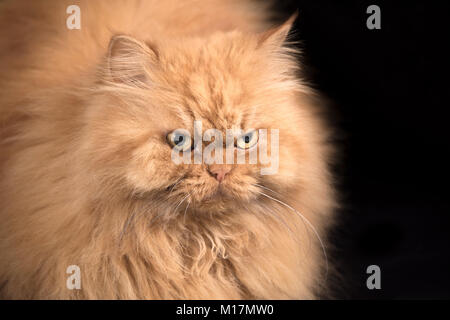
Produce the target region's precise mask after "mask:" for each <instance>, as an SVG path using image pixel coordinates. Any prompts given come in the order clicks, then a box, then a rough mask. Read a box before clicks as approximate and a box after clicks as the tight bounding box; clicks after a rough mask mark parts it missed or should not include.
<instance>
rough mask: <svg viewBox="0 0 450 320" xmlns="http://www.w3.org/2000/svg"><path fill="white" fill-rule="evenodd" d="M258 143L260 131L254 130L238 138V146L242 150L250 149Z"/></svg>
mask: <svg viewBox="0 0 450 320" xmlns="http://www.w3.org/2000/svg"><path fill="white" fill-rule="evenodd" d="M257 142H258V131H256V130H253V131H250V132H247V133H246V134H244V135H242V136H240V137H239V138H237V140H236V146H237V147H238V148H240V149H250V148H251V147H253V146H254V145H255V144H256V143H257Z"/></svg>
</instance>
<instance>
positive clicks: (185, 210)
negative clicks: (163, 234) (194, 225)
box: [183, 193, 191, 224]
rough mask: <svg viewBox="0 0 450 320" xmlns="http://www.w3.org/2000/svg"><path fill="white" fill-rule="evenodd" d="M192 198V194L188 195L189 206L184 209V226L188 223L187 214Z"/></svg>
mask: <svg viewBox="0 0 450 320" xmlns="http://www.w3.org/2000/svg"><path fill="white" fill-rule="evenodd" d="M190 196H191V193H189V194H188V197H189V200H188V204H187V206H186V209H184V214H183V223H184V224H185V223H186V212H187V210H188V208H189V206H190V204H191V197H190Z"/></svg>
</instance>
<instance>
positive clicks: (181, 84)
mask: <svg viewBox="0 0 450 320" xmlns="http://www.w3.org/2000/svg"><path fill="white" fill-rule="evenodd" d="M71 5H77V6H78V7H79V9H80V15H79V16H78V18H79V22H80V25H79V26H80V28H79V29H77V28H75V29H72V28H69V27H68V26H69V24H68V19H71V17H70V14H71V12H70V10H68V7H69V6H71ZM72 18H73V17H72ZM75 18H77V17H75ZM270 21H271V16H270V10H269V8H268V6H267V5H266V4H264V3H263V2H262V1H251V0H246V1H242V0H207V1H206V0H204V1H200V0H183V1H175V0H165V1H157V0H145V1H144V0H142V1H139V0H126V1H121V0H109V1H101V0H89V1H87V0H86V1H65V0H58V1H54V0H52V1H45V0H39V1H19V0H17V1H2V2H0V70H1V76H0V204H1V206H0V220H1V223H0V297H2V298H4V299H17V298H19V299H314V298H317V297H319V294H321V292H322V290H323V288H324V282H325V281H324V279H326V274H327V270H328V261H327V257H326V243H325V242H326V233H327V230H329V227H330V225H331V223H332V221H333V220H334V214H333V212H334V211H335V210H334V209H335V207H336V201H335V196H334V193H335V192H334V190H333V187H332V181H331V175H330V170H329V162H330V159H331V158H332V157H333V156H332V152H333V148H332V146H331V145H330V142H329V139H330V133H329V130H328V128H327V126H326V125H325V122H324V121H323V120H322V118H321V116H320V114H321V112H320V108H321V106H320V103H317V101H320V100H319V99H317V97H316V94H314V92H313V91H312V90H311V89H309V88H308V86H307V85H306V84H305V82H304V81H303V80H302V78H301V68H300V67H299V65H298V62H297V61H298V57H297V55H296V51H295V50H294V49H293V48H292V47H290V46H289V45H288V44H287V43H288V41H287V39H286V38H287V36H288V32H289V30H290V28H291V25H292V22H293V19H289V20H288V21H287V22H286V23H284V24H282V25H280V26H275V27H272V26H271V25H270ZM69 22H70V21H69ZM194 121H196V122H195V123H201V126H202V130H203V131H202V132H206V131H207V130H208V129H215V130H216V131H220V132H223V133H225V132H226V130H227V129H232V130H237V129H239V130H240V131H239V132H241V133H242V132H243V134H242V135H240V136H239V135H236V136H233V137H232V139H233V141H234V142H233V144H232V145H231V147H230V145H228V144H227V147H230V148H227V150H231V155H232V156H233V157H234V156H236V155H237V153H238V152H241V154H242V152H244V157H245V160H248V158H249V157H250V149H251V148H253V147H254V146H256V145H257V144H259V143H260V142H259V140H258V133H259V132H260V131H261V130H260V129H267V130H268V131H267V132H269V133H271V132H272V130H275V129H276V130H278V131H277V132H278V136H277V143H275V144H272V143H268V145H269V147H268V148H267V155H270V158H271V159H272V155H274V154H275V153H276V154H277V156H278V159H279V160H278V163H277V166H276V170H275V172H273V173H272V174H263V171H262V169H264V168H267V167H268V166H269V164H268V163H267V162H265V163H263V161H262V160H261V158H257V161H253V162H251V161H245V162H244V163H239V164H238V163H232V164H230V163H229V162H225V164H223V163H222V164H221V163H220V162H219V161H217V162H206V161H203V160H202V161H201V162H200V163H195V162H191V163H186V162H182V163H176V162H175V161H173V154H176V153H177V152H178V153H179V152H183V155H187V158H190V157H192V158H193V157H195V154H196V152H198V149H197V146H198V145H199V146H200V147H204V148H205V149H204V150H206V147H207V146H208V145H209V143H216V142H219V141H220V139H218V138H217V141H216V139H215V138H214V139H210V142H209V143H208V140H207V139H201V141H200V142H198V141H197V142H196V144H197V146H194V143H193V142H192V141H191V140H192V139H191V138H190V136H189V135H188V134H180V133H179V132H180V131H177V130H178V129H179V128H181V129H185V131H183V132H189V133H190V134H191V135H192V136H194V135H195V132H194V131H195V128H196V127H195V123H194ZM250 129H252V130H253V131H249V130H250ZM257 130H258V131H257ZM233 132H234V131H233ZM249 132H250V133H249ZM273 132H275V131H273ZM200 134H201V133H200ZM259 139H260V140H261V141H262V137H261V134H259ZM269 140H270V141H275V137H274V136H273V135H271V134H267V140H266V141H269ZM176 148H178V149H176ZM174 150H178V151H177V152H175V153H174ZM215 150H216V149H215ZM217 150H219V149H217ZM185 151H186V152H185ZM212 154H214V156H216V155H219V154H220V153H219V152H218V151H214V153H211V155H212ZM223 156H224V155H223ZM202 159H203V158H202ZM215 159H216V158H215ZM73 268H75V269H73ZM70 270H75V271H74V273H73V274H74V275H75V274H76V271H78V276H79V278H76V279H75V278H74V279H75V280H74V279H72V278H71V277H72V273H71V271H70ZM77 279H78V280H77ZM72 280H73V281H74V282H73V283H78V285H76V286H75V287H73V286H72V287H71V286H70V283H71V282H70V281H72ZM77 281H78V282H77Z"/></svg>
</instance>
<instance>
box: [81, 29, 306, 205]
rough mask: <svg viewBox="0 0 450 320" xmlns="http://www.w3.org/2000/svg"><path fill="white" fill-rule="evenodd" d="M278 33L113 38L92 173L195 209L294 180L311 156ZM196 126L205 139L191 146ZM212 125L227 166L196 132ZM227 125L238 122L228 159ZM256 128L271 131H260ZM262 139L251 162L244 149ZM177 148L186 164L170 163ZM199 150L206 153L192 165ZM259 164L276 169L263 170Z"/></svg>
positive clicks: (241, 201)
mask: <svg viewBox="0 0 450 320" xmlns="http://www.w3.org/2000/svg"><path fill="white" fill-rule="evenodd" d="M277 32H278V33H281V31H277ZM283 32H284V33H286V31H285V30H284V31H283ZM284 36H285V34H281V35H279V34H275V35H273V34H272V35H269V36H265V38H264V39H261V37H256V36H245V35H241V34H238V33H230V34H218V35H215V36H213V37H211V38H210V39H209V40H208V41H207V42H205V41H204V40H203V41H200V40H196V39H192V40H186V41H184V42H181V43H163V44H160V45H156V46H155V47H152V48H150V47H149V46H147V45H144V44H143V43H139V42H137V41H135V40H133V39H130V38H127V37H118V38H116V39H114V40H113V42H112V44H111V47H110V48H111V49H110V57H109V64H108V68H109V71H110V76H111V79H112V80H111V81H110V83H108V84H107V85H106V87H105V88H107V89H106V90H103V91H102V93H101V94H100V95H99V97H97V98H96V99H95V100H94V101H93V104H95V106H92V109H91V110H90V111H89V113H88V121H89V128H90V129H89V133H88V135H89V139H90V140H89V141H90V142H89V145H90V146H91V147H92V148H93V150H95V151H92V159H91V160H92V162H93V163H95V166H96V174H98V176H99V177H100V178H101V179H104V180H105V181H107V180H108V179H109V180H116V182H117V184H118V185H120V188H119V190H118V191H119V192H124V193H133V194H134V195H135V196H137V197H140V198H145V197H148V198H149V199H158V201H162V202H165V203H166V204H167V206H168V207H170V208H171V210H175V211H176V210H178V211H180V210H181V211H183V210H184V209H185V208H186V203H189V204H190V205H191V209H192V208H197V209H198V210H210V209H212V208H214V209H215V210H226V209H227V208H228V209H229V208H232V207H233V206H235V205H246V206H248V205H251V204H252V202H253V201H258V197H260V192H264V193H268V189H266V188H270V189H272V190H273V191H275V192H285V191H286V190H288V189H289V188H291V187H293V186H294V185H296V184H297V183H298V181H299V179H300V177H301V170H302V163H307V159H306V158H305V155H304V152H303V150H302V148H303V146H304V144H305V141H304V139H305V137H304V134H303V133H302V118H303V117H304V115H303V114H302V111H301V108H300V107H299V101H298V95H297V94H296V93H297V91H298V90H299V89H300V86H299V85H298V83H296V82H295V81H296V80H294V79H295V77H294V76H293V75H292V73H293V63H292V61H290V60H289V59H287V57H286V56H285V55H283V53H282V50H283V49H282V48H281V46H280V39H279V37H283V40H284ZM277 42H278V43H277ZM105 88H104V89H105ZM300 104H301V102H300ZM194 121H196V122H195V123H196V124H194ZM199 124H200V125H201V132H198V133H199V134H200V135H199V139H201V140H200V141H199V139H197V141H195V142H196V143H195V144H194V141H193V140H194V139H193V137H194V132H195V131H198V130H199V127H198V125H199ZM208 129H215V132H216V133H223V139H224V141H223V142H224V143H223V144H221V145H222V146H223V147H224V149H223V156H222V159H223V161H222V163H223V164H217V163H216V164H211V163H210V164H207V163H205V158H204V157H206V156H205V154H206V153H207V152H208V150H207V149H205V148H207V147H208V145H209V144H210V143H211V142H210V141H202V140H205V139H202V134H204V133H205V132H206V131H207V130H208ZM227 129H233V130H234V132H238V131H237V130H241V131H240V133H237V134H236V135H235V137H234V139H232V143H231V144H230V145H228V148H230V150H231V151H228V152H230V153H231V154H233V155H235V157H234V164H233V163H230V161H229V159H227V158H226V152H227V151H226V149H225V146H226V143H225V139H226V130H227ZM260 129H262V130H263V131H264V130H267V138H266V139H264V136H263V135H261V134H259V132H263V131H259V130H260ZM180 130H181V131H180ZM275 132H277V133H278V136H276V135H274V134H275ZM187 134H189V135H190V137H189V136H188V135H187ZM228 134H230V131H229V132H228ZM216 139H217V138H216ZM276 140H277V141H278V143H276V142H277V141H276ZM230 141H231V140H230ZM262 143H265V146H266V148H267V149H266V150H267V157H266V159H265V160H264V163H263V161H262V160H261V158H260V153H258V152H257V153H256V155H257V156H256V157H257V159H256V163H254V162H255V161H253V163H249V162H250V159H249V154H250V152H252V151H254V150H255V148H256V149H257V150H260V152H261V148H260V145H261V144H262ZM174 148H175V150H184V152H185V153H186V155H185V160H186V159H189V160H190V162H191V163H175V162H176V161H174V157H173V154H174ZM199 148H200V149H201V150H202V152H203V155H204V157H200V159H201V160H200V161H201V163H198V162H197V163H194V162H195V161H194V156H195V153H196V152H198V150H199ZM258 148H259V149H258ZM217 150H218V149H215V151H214V152H211V153H209V154H210V155H213V156H215V155H216V152H217ZM238 152H240V155H243V154H244V155H245V163H244V164H237V163H236V161H237V160H236V159H237V158H236V156H237V153H238ZM175 154H178V155H182V153H180V152H178V151H177V152H175ZM216 159H217V158H216ZM184 162H186V161H184ZM263 168H266V169H267V168H272V169H271V170H267V171H266V174H264V172H263V171H262V169H263ZM267 172H269V174H267ZM109 180H108V181H109ZM105 184H108V183H107V182H105ZM271 192H272V191H271ZM184 201H185V202H184ZM181 203H183V204H181ZM177 205H179V206H178V207H177Z"/></svg>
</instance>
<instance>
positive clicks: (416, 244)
mask: <svg viewBox="0 0 450 320" xmlns="http://www.w3.org/2000/svg"><path fill="white" fill-rule="evenodd" d="M372 4H376V5H378V6H379V7H380V8H381V30H369V29H368V28H367V27H366V20H367V18H368V17H369V14H367V13H366V9H367V7H368V6H369V5H372ZM274 6H275V10H276V11H277V12H280V13H281V14H282V15H283V17H285V16H288V15H290V14H291V13H293V12H294V11H295V10H296V9H298V10H299V18H298V19H297V21H296V23H295V26H294V30H293V32H292V35H293V38H294V40H300V41H301V44H300V47H301V48H302V49H303V59H302V62H303V63H304V64H305V65H306V75H307V77H308V79H309V80H310V81H311V82H312V83H313V86H314V87H315V88H317V89H318V90H319V91H321V92H322V93H323V94H324V96H325V97H327V98H328V99H329V100H330V101H331V105H330V108H331V109H332V113H331V114H332V120H333V122H334V123H335V125H336V127H337V129H338V130H339V131H340V133H339V134H336V137H335V138H336V139H337V141H338V145H339V146H340V149H341V155H342V156H341V159H340V162H339V163H338V165H337V166H336V175H337V177H338V181H339V190H340V192H341V196H342V200H343V204H344V208H343V209H342V210H341V212H340V218H339V220H340V225H339V226H338V228H337V229H336V230H335V232H334V234H333V236H332V242H333V245H335V246H336V252H335V253H334V260H335V261H336V263H337V265H338V268H339V271H340V273H341V276H342V279H341V280H335V289H336V291H335V295H336V297H337V298H343V299H355V298H356V299H372V298H373V299H405V298H412V299H422V298H423V299H434V298H450V275H449V274H450V258H449V245H450V241H449V240H450V239H449V228H450V216H449V213H450V210H449V207H450V203H449V199H448V189H449V188H448V186H447V183H449V180H448V174H447V171H448V170H447V167H448V163H449V157H448V156H447V154H446V150H447V148H448V143H447V140H448V137H449V135H448V127H449V124H448V115H449V112H448V111H447V109H448V107H449V103H448V92H449V88H448V87H447V85H448V80H447V74H448V73H447V72H446V71H445V70H444V69H445V68H444V66H445V65H446V64H447V63H446V60H447V59H450V55H448V52H445V51H444V48H443V47H441V45H442V44H444V43H446V42H448V41H449V39H450V37H449V36H448V35H445V36H444V35H443V32H442V31H443V30H446V29H448V28H449V26H447V25H446V20H449V21H450V19H448V16H450V6H446V5H445V2H444V1H440V2H438V1H370V2H369V1H351V0H347V1H344V0H342V1H337V0H334V1H332V0H310V1H307V0H297V1H288V0H285V1H275V4H274ZM449 24H450V22H449ZM372 264H375V265H378V266H379V267H380V268H381V290H368V289H367V287H366V279H367V277H368V276H369V275H368V274H366V268H367V267H368V266H369V265H372Z"/></svg>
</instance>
